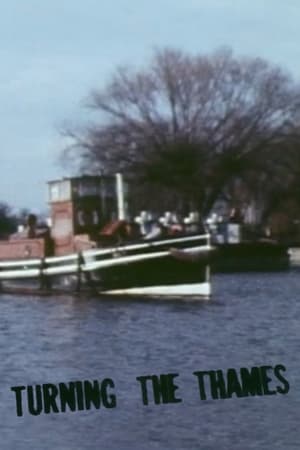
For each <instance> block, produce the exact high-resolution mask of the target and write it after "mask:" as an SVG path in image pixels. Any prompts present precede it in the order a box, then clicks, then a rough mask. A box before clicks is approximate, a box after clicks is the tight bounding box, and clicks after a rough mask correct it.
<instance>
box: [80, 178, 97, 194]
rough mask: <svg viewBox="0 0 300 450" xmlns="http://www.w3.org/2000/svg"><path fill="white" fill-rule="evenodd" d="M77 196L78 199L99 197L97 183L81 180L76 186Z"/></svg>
mask: <svg viewBox="0 0 300 450" xmlns="http://www.w3.org/2000/svg"><path fill="white" fill-rule="evenodd" d="M78 194H79V196H80V197H87V196H94V195H99V187H98V183H97V181H94V180H82V181H80V183H79V186H78Z"/></svg>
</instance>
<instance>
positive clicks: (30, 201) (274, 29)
mask: <svg viewBox="0 0 300 450" xmlns="http://www.w3.org/2000/svg"><path fill="white" fill-rule="evenodd" d="M299 42H300V2H299V1H298V0H285V1H284V2H283V1H282V0H281V1H279V0H252V1H251V2H250V1H249V0H247V1H246V0H152V1H151V2H150V1H149V0H147V1H146V0H110V1H104V0H102V1H99V0H85V1H82V0H72V1H71V0H43V1H41V0H26V1H22V0H21V1H20V0H10V1H9V2H5V3H4V2H3V4H2V5H1V8H0V57H1V61H2V64H1V71H0V119H1V122H0V123H1V125H0V133H1V146H2V148H1V153H0V201H6V202H7V203H9V204H10V205H11V206H15V207H18V208H21V207H27V208H32V209H33V210H35V211H36V212H37V211H39V210H41V209H44V208H45V206H46V182H47V181H49V180H51V179H53V178H57V177H60V176H62V175H69V173H67V171H66V169H62V167H60V166H59V164H58V156H59V154H60V151H61V148H62V141H61V138H60V136H59V133H58V127H59V126H60V125H61V124H62V123H63V122H64V121H66V120H67V121H77V122H78V123H82V122H84V120H85V119H86V114H87V111H86V110H85V109H84V108H83V107H82V100H83V99H84V98H85V97H86V96H87V94H88V93H89V91H90V89H92V88H95V87H103V86H104V85H105V82H106V81H107V80H108V79H109V76H110V74H111V73H112V71H113V69H114V68H115V67H116V66H117V65H119V64H134V65H135V66H139V65H141V64H146V63H147V62H148V61H149V59H150V57H151V55H152V52H153V49H154V48H160V47H165V46H172V47H175V48H179V49H183V50H185V51H189V52H192V53H197V52H200V53H202V52H203V53H209V52H212V51H214V50H215V49H216V48H218V47H220V46H230V47H232V48H233V50H234V52H235V53H236V54H245V55H251V56H262V57H264V58H266V59H268V60H270V61H271V62H275V63H279V64H280V65H282V66H283V67H285V68H286V69H288V70H289V71H290V72H291V73H292V74H293V75H294V77H295V78H296V79H298V80H299V79H300V46H299Z"/></svg>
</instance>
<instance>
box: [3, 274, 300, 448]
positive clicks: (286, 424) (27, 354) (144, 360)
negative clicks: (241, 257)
mask: <svg viewBox="0 0 300 450" xmlns="http://www.w3.org/2000/svg"><path fill="white" fill-rule="evenodd" d="M213 283H214V298H213V301H212V302H211V303H201V304H199V303H195V302H187V301H182V302H181V301H170V302H168V301H162V302H157V301H150V302H138V301H129V300H122V301H121V300H114V301H108V300H107V299H106V300H104V299H102V300H100V299H97V298H88V299H78V298H72V297H71V296H66V297H57V298H45V297H44V298H39V297H14V296H9V295H1V301H0V314H1V323H0V336H1V349H0V356H1V358H0V360H1V365H0V373H1V386H0V436H1V448H3V449H5V450H12V449H13V450H16V449H17V450H18V449H20V450H24V449H26V450H27V449H30V450H35V449H36V450H50V449H54V448H55V449H57V450H85V449H87V450H89V449H105V450H129V449H130V450H132V449H133V450H135V449H136V450H137V449H139V450H140V449H141V450H143V449H144V450H154V449H163V450H169V449H170V450H171V449H176V450H177V449H178V450H183V449H192V450H196V449H203V450H215V449H221V450H225V449H226V450H227V449H228V450H229V449H233V450H235V449H236V450H240V449H243V450H248V449H249V450H250V449H260V450H271V449H272V450H273V449H278V450H283V449H285V450H287V449H290V450H296V449H298V448H299V441H300V431H299V422H300V375H299V369H300V356H299V349H300V345H299V344H300V333H299V320H300V303H299V294H300V273H299V272H292V271H291V272H287V273H280V274H278V273H277V274H241V275H216V276H214V278H213ZM276 364H283V365H285V366H286V368H287V372H286V373H285V377H286V378H287V379H288V381H289V384H290V391H289V393H288V394H287V395H279V394H278V395H273V396H262V397H257V396H255V397H246V398H236V397H233V398H232V399H225V400H207V401H201V400H200V398H199V391H198V384H197V379H196V377H195V376H194V375H193V372H194V371H197V370H211V369H213V370H214V369H222V370H223V371H224V372H226V370H227V369H228V368H235V369H239V368H240V367H249V368H250V367H252V366H255V365H258V366H261V365H270V366H275V365H276ZM162 373H178V374H179V377H177V378H176V384H178V386H179V389H178V390H177V391H176V395H177V396H179V397H180V398H182V402H181V403H176V404H164V405H153V404H152V403H151V404H150V405H149V406H144V405H143V404H142V397H141V391H140V386H139V384H138V382H137V380H136V377H138V376H141V375H151V374H162ZM105 377H109V378H111V379H112V380H113V381H114V383H115V390H114V393H115V394H116V396H117V406H116V408H113V409H106V408H100V409H99V410H96V409H91V410H90V411H76V412H70V411H69V412H66V413H58V414H55V413H50V414H48V415H46V414H43V413H41V414H40V415H39V416H33V415H30V414H29V413H28V411H27V410H26V408H25V410H24V415H23V416H22V417H17V415H16V405H15V399H14V394H13V393H12V392H11V391H10V387H11V386H20V385H35V384H44V383H54V384H58V383H60V382H65V383H68V382H70V381H74V380H94V379H99V380H103V379H104V378H105Z"/></svg>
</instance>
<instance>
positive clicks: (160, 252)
mask: <svg viewBox="0 0 300 450" xmlns="http://www.w3.org/2000/svg"><path fill="white" fill-rule="evenodd" d="M202 240H203V241H205V242H204V243H203V245H202V244H201V245H199V242H201V241H202ZM193 241H198V242H197V244H196V242H195V244H196V247H195V248H196V249H197V248H199V249H204V250H209V249H210V248H211V247H210V235H209V234H203V235H193V236H184V237H178V238H170V239H162V240H160V241H154V242H143V243H136V244H127V245H122V246H115V247H110V248H106V249H91V250H85V251H83V252H79V253H73V254H71V255H65V256H53V257H46V258H35V259H22V260H18V261H0V281H1V280H12V279H26V278H29V279H30V278H36V279H40V283H41V286H43V285H44V284H45V278H48V277H51V276H55V275H70V274H73V275H75V276H77V277H78V278H80V274H81V273H83V272H84V273H88V272H92V271H93V270H97V269H101V268H106V267H110V266H112V265H115V264H127V263H130V262H134V261H139V260H141V259H145V258H146V259H151V258H155V257H163V256H166V255H167V254H168V253H169V248H168V247H167V246H168V245H170V246H173V245H176V244H180V243H185V242H190V243H191V242H193ZM160 247H161V248H160ZM151 249H153V250H155V251H153V252H151V251H150V252H147V254H143V255H139V254H130V251H136V250H137V251H138V250H151ZM126 252H128V253H127V254H126ZM107 255H111V256H113V258H109V259H107V258H106V259H105V258H104V259H102V260H101V259H98V258H99V257H101V256H102V257H105V256H107Z"/></svg>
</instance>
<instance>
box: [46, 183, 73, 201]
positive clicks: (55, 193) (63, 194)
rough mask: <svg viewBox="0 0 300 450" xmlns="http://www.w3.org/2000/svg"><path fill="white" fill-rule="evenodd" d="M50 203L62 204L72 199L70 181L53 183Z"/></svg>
mask: <svg viewBox="0 0 300 450" xmlns="http://www.w3.org/2000/svg"><path fill="white" fill-rule="evenodd" d="M49 196H50V199H49V200H50V202H61V201H66V200H70V199H71V185H70V181H69V180H64V181H58V182H56V183H51V184H50V188H49Z"/></svg>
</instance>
